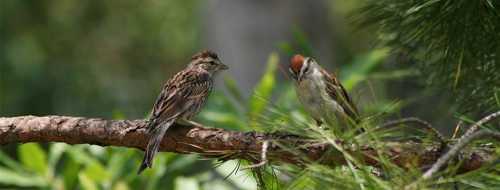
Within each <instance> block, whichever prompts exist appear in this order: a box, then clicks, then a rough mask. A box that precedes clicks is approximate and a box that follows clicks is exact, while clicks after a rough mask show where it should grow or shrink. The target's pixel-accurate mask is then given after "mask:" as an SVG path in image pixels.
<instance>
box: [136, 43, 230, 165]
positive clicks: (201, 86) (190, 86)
mask: <svg viewBox="0 0 500 190" xmlns="http://www.w3.org/2000/svg"><path fill="white" fill-rule="evenodd" d="M226 69H228V66H227V65H225V64H223V63H222V62H221V61H220V60H219V57H218V56H217V54H216V53H214V52H213V51H210V50H204V51H201V52H199V53H196V54H194V55H193V56H192V57H191V61H190V63H189V64H188V65H187V66H186V68H185V69H183V70H182V71H180V72H178V73H177V74H175V75H174V76H173V77H172V78H170V79H169V80H168V81H167V82H165V83H164V85H163V87H162V90H161V93H160V94H159V95H158V97H157V98H156V102H155V103H154V106H153V109H152V111H151V114H150V117H149V120H148V123H147V134H148V135H149V140H148V144H147V147H146V149H145V151H144V152H145V153H144V159H143V160H142V163H141V165H140V167H139V170H138V174H141V173H142V172H143V171H144V170H145V169H146V168H151V167H152V165H153V158H154V156H155V154H156V153H157V152H158V149H159V147H160V142H161V141H162V139H163V136H164V135H165V133H166V131H167V130H168V128H169V127H170V126H172V124H174V123H176V122H177V123H184V124H191V125H194V126H201V125H200V124H198V123H196V122H194V121H191V120H190V119H191V118H192V117H193V116H195V115H196V114H197V113H198V112H199V111H200V109H201V108H202V107H203V105H204V104H205V102H206V100H207V97H208V95H209V94H210V91H211V90H212V87H213V79H214V76H215V75H216V73H218V72H219V71H221V70H226Z"/></svg>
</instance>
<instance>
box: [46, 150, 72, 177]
mask: <svg viewBox="0 0 500 190" xmlns="http://www.w3.org/2000/svg"><path fill="white" fill-rule="evenodd" d="M67 146H68V145H66V144H64V143H54V144H51V145H50V150H49V159H48V165H49V167H50V168H51V169H53V170H54V172H55V167H56V165H57V162H58V161H59V159H60V158H61V156H62V154H63V153H64V151H65V150H66V147H67Z"/></svg>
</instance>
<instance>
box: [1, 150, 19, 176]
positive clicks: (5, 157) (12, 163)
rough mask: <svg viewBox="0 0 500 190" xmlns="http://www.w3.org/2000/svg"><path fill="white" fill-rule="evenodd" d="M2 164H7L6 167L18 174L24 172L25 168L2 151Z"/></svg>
mask: <svg viewBox="0 0 500 190" xmlns="http://www.w3.org/2000/svg"><path fill="white" fill-rule="evenodd" d="M0 163H3V164H5V166H7V167H9V168H10V169H12V170H15V171H16V172H23V171H24V170H23V166H22V165H21V164H20V163H19V162H17V161H16V160H14V159H12V158H10V157H9V156H8V155H7V154H5V153H3V151H0Z"/></svg>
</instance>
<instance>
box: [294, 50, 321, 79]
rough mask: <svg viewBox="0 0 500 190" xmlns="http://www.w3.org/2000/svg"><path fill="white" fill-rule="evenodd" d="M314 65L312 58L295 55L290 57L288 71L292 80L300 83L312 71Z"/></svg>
mask: <svg viewBox="0 0 500 190" xmlns="http://www.w3.org/2000/svg"><path fill="white" fill-rule="evenodd" d="M315 65H316V61H315V60H314V59H313V58H310V57H304V56H302V55H300V54H297V55H294V56H293V57H292V59H291V61H290V66H289V68H288V70H289V71H290V74H291V75H292V78H293V79H294V80H296V81H298V82H300V81H301V80H302V79H304V78H305V77H306V76H307V75H309V74H310V73H311V72H312V71H313V68H314V67H315Z"/></svg>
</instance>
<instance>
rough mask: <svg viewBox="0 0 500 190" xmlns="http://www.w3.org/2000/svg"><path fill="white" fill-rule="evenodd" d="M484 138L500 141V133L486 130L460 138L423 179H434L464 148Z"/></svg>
mask: <svg viewBox="0 0 500 190" xmlns="http://www.w3.org/2000/svg"><path fill="white" fill-rule="evenodd" d="M483 137H494V138H496V139H500V133H499V132H495V131H491V130H487V129H484V130H481V131H478V132H476V133H474V134H472V135H469V136H465V135H464V136H463V137H462V138H460V140H458V143H457V144H455V145H454V146H453V147H451V149H450V150H449V151H448V152H446V154H444V155H443V156H441V157H440V158H439V159H438V160H437V161H436V162H435V163H434V165H432V167H431V168H430V169H429V170H427V171H426V172H425V173H424V175H423V176H422V178H423V179H429V178H430V177H432V175H433V174H434V173H436V172H437V171H438V170H439V169H441V167H443V166H444V165H445V164H446V163H447V162H448V161H449V160H450V159H452V158H454V157H455V156H456V155H457V154H458V152H459V151H460V150H461V149H462V148H463V147H465V146H467V145H468V144H469V143H471V142H472V141H474V140H476V139H478V138H483Z"/></svg>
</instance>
